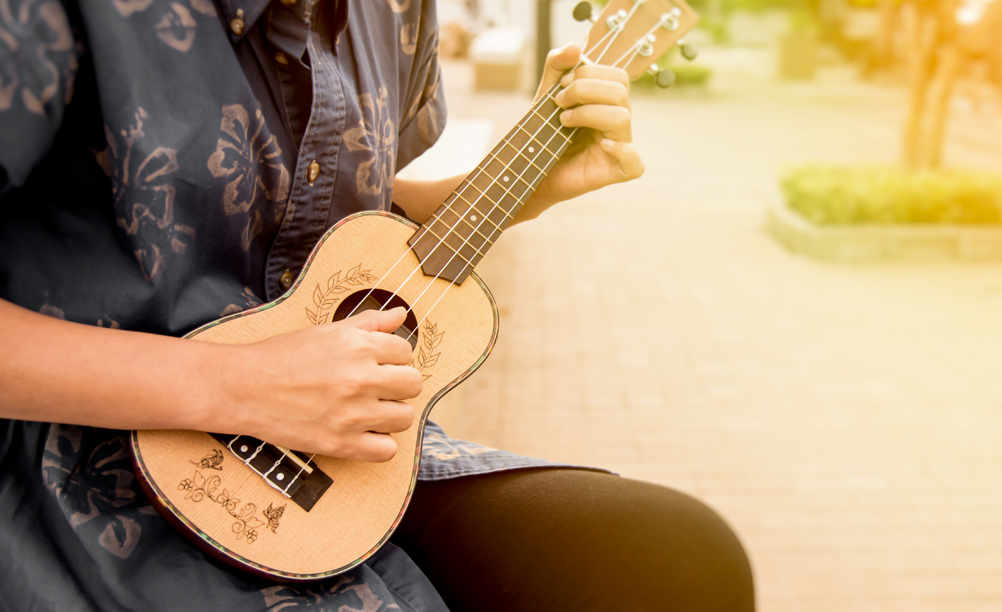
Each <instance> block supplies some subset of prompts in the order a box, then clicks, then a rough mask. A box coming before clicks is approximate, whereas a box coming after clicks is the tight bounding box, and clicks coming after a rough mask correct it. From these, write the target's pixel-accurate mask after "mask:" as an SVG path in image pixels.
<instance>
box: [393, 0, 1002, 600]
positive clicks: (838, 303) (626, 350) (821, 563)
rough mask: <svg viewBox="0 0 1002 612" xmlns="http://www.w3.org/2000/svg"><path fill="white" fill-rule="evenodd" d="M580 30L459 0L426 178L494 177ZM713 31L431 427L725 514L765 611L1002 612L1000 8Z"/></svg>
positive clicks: (554, 239)
mask: <svg viewBox="0 0 1002 612" xmlns="http://www.w3.org/2000/svg"><path fill="white" fill-rule="evenodd" d="M574 6H575V3H574V2H570V1H563V0H554V1H552V2H548V1H537V0H479V1H459V0H453V1H450V0H439V20H440V23H441V51H442V56H443V58H445V59H444V60H443V62H444V66H443V79H444V82H445V87H446V91H447V100H448V104H449V123H448V126H447V128H446V132H445V134H444V135H443V137H442V138H441V140H440V141H439V143H438V144H437V145H436V146H435V147H434V148H433V149H432V150H431V151H429V152H428V153H427V154H426V155H425V156H423V157H422V158H420V159H418V160H417V161H416V162H414V163H413V164H412V165H411V166H409V167H408V168H406V169H405V170H404V171H403V172H404V174H405V175H406V174H410V175H412V176H417V177H422V178H430V177H434V176H447V175H452V174H456V173H459V172H465V171H468V170H470V169H472V167H473V166H474V165H475V164H476V163H477V161H479V160H480V159H481V158H482V157H483V156H484V155H485V154H486V153H487V151H488V150H489V149H490V148H491V147H492V146H493V145H494V144H495V142H496V141H497V140H498V139H499V138H500V137H501V136H503V135H504V133H506V132H507V131H508V129H510V128H511V126H513V125H514V124H515V122H516V121H518V120H519V119H520V118H521V117H522V115H523V113H525V112H526V110H527V109H528V105H529V103H530V101H531V95H532V92H533V91H534V88H535V83H536V82H537V79H538V68H539V60H540V57H541V56H542V55H544V54H545V51H546V50H547V49H549V48H551V47H557V46H561V45H563V44H565V43H568V42H581V41H582V40H583V39H584V36H585V34H586V33H587V31H588V29H589V27H590V26H591V24H590V23H589V22H587V21H585V22H578V21H576V20H575V19H574V18H573V17H572V11H573V9H574ZM693 7H694V8H695V9H696V10H697V11H699V12H700V13H701V15H702V21H701V23H700V25H699V27H698V28H697V29H696V30H695V31H693V32H691V33H690V34H688V35H687V36H686V42H687V43H689V44H692V45H694V46H697V47H699V49H700V54H699V56H698V58H696V59H695V60H694V61H692V62H686V61H684V59H683V58H681V54H680V53H677V52H675V53H669V54H668V56H666V57H664V58H661V59H660V60H659V64H660V65H661V66H664V67H670V69H672V70H673V71H674V73H675V77H676V84H675V86H674V87H673V88H671V89H661V88H659V87H657V86H656V85H655V84H654V83H653V82H652V79H651V78H650V77H648V78H647V79H645V80H643V81H640V82H637V83H635V85H634V88H633V94H632V104H633V111H634V119H633V121H634V128H635V134H634V139H635V143H636V145H637V147H638V148H639V149H640V152H641V154H642V156H643V158H644V160H645V163H646V166H647V173H646V175H645V176H644V177H643V178H642V179H640V180H638V181H635V182H632V183H629V184H624V185H617V186H614V187H611V188H608V189H605V190H602V191H600V192H596V193H593V194H589V195H588V196H585V197H582V198H579V199H578V200H576V201H573V202H568V203H565V204H563V205H561V206H558V207H556V208H554V209H552V210H550V211H548V212H547V213H546V214H544V215H543V216H542V217H540V218H539V219H538V220H537V221H535V222H532V223H527V224H523V225H520V226H518V227H516V228H513V229H512V230H510V231H509V232H506V235H505V237H504V238H503V239H501V241H500V242H499V243H498V245H497V247H496V248H494V249H492V250H491V251H490V253H489V254H488V256H487V258H486V259H485V260H484V261H483V263H482V264H481V266H480V267H479V268H478V270H479V272H480V274H481V276H482V277H483V278H484V280H485V281H486V283H487V284H488V286H489V287H491V289H492V291H493V293H494V296H495V297H496V299H497V301H498V304H499V308H500V315H501V332H500V338H499V341H498V345H497V347H496V349H495V350H494V353H493V354H492V356H491V357H490V358H489V359H488V361H487V362H486V364H485V365H484V366H483V367H482V368H481V369H480V370H479V371H478V372H477V373H475V374H474V375H473V377H472V378H471V379H470V380H469V381H467V382H466V383H465V384H463V385H461V386H460V387H459V388H458V389H456V390H455V391H454V392H453V393H451V394H450V395H449V396H447V397H446V399H445V400H444V401H443V402H441V403H440V405H439V406H438V407H436V409H435V411H434V412H433V413H432V418H433V419H434V420H437V421H438V422H440V423H441V424H442V425H444V426H445V427H446V429H447V430H448V431H449V432H450V433H451V434H452V435H453V436H456V437H458V438H463V439H468V440H473V441H476V442H479V443H482V444H486V445H488V446H492V447H498V448H504V449H507V450H511V451H515V452H519V453H523V454H527V455H532V456H536V457H542V458H545V459H551V460H554V461H560V462H575V463H579V464H584V465H592V466H601V467H605V468H608V469H611V470H614V471H617V472H619V473H620V474H622V475H623V476H626V477H630V478H638V479H643V480H648V481H653V482H656V483H660V484H663V485H666V486H669V487H673V488H676V489H679V490H681V491H684V492H687V493H690V494H692V495H694V496H697V497H699V498H700V499H703V500H705V501H706V502H707V503H709V504H710V505H712V506H713V507H714V508H716V509H717V510H718V511H720V512H721V513H722V514H723V515H724V516H725V517H726V518H727V520H728V521H729V522H730V523H731V525H732V526H733V527H734V528H735V529H736V530H737V532H738V533H739V535H740V537H741V538H742V539H743V541H744V543H745V545H746V547H747V548H748V551H749V554H750V556H751V560H752V564H753V567H754V571H755V574H756V578H757V588H758V598H759V607H760V609H761V610H763V611H764V612H781V611H810V612H822V611H825V610H833V611H834V610H839V611H841V612H845V611H868V610H880V611H893V610H902V611H906V610H907V611H909V612H921V611H925V610H937V611H949V612H963V611H968V610H970V611H974V610H978V611H986V612H987V611H989V610H991V611H998V610H1002V359H1000V354H1002V224H1000V215H999V211H1000V210H1002V183H1000V180H1002V179H1000V178H999V173H1002V0H962V1H954V0H950V1H947V0H922V1H915V0H902V1H896V0H702V1H700V2H699V3H696V2H693ZM600 10H601V7H600V6H598V5H596V8H595V14H596V15H597V14H598V12H599V11H600ZM461 450H462V449H457V452H461ZM580 502H581V503H582V504H587V503H588V500H587V499H582V500H580Z"/></svg>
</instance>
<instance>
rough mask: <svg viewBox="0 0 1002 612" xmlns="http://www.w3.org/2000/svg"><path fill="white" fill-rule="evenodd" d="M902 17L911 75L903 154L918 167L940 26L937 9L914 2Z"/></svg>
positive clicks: (908, 163)
mask: <svg viewBox="0 0 1002 612" xmlns="http://www.w3.org/2000/svg"><path fill="white" fill-rule="evenodd" d="M902 21H903V25H904V27H905V45H906V53H907V55H908V72H909V77H910V79H909V81H910V83H909V84H910V91H909V98H908V115H907V119H906V120H905V129H904V135H903V139H902V140H903V142H902V145H903V146H902V158H903V161H904V164H905V167H907V168H909V169H912V170H917V169H918V168H919V167H921V163H922V162H921V160H922V148H923V147H922V141H923V132H924V129H923V127H924V123H925V115H926V100H927V95H926V94H927V92H928V89H929V82H930V80H931V77H932V71H933V67H934V60H935V57H934V55H933V51H934V49H935V43H936V39H937V38H938V33H939V28H938V27H937V20H936V18H935V13H934V12H932V11H926V10H922V9H921V8H919V7H918V6H916V5H915V4H914V3H909V4H907V5H905V6H903V7H902Z"/></svg>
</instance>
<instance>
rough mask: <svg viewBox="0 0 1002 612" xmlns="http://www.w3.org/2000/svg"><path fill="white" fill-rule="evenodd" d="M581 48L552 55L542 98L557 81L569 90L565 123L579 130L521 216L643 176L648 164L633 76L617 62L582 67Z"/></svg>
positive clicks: (562, 100)
mask: <svg viewBox="0 0 1002 612" xmlns="http://www.w3.org/2000/svg"><path fill="white" fill-rule="evenodd" d="M580 57H581V49H580V48H579V47H578V46H577V45H568V46H566V47H564V48H563V49H560V50H556V51H551V52H550V54H549V56H548V57H547V58H546V68H545V70H544V73H543V79H542V81H541V82H540V84H539V90H538V92H537V94H536V99H537V100H538V99H539V97H540V96H542V95H544V94H545V92H546V91H548V90H549V89H550V88H551V87H552V86H553V85H554V84H556V83H557V81H560V83H561V85H563V87H564V89H563V90H562V91H560V93H558V94H557V96H556V103H557V105H558V106H560V107H561V108H565V109H567V110H564V111H562V112H561V114H560V122H561V123H562V124H563V125H565V126H567V127H577V128H581V129H579V130H578V132H577V134H576V135H575V137H574V140H573V142H571V144H570V146H569V147H568V149H567V150H566V151H565V152H564V154H563V156H562V157H561V158H560V161H558V162H557V163H556V164H555V165H554V166H553V169H552V170H551V171H550V174H549V175H548V176H547V177H546V178H545V179H544V180H543V182H542V183H540V185H539V188H538V189H536V192H535V193H534V194H533V195H532V197H530V198H529V200H528V202H526V205H525V207H524V208H523V209H522V210H521V211H520V212H519V214H518V216H517V217H516V220H518V221H524V220H527V219H533V218H535V217H537V216H538V215H539V214H540V213H542V212H543V211H544V210H546V209H547V208H549V207H550V206H552V205H554V204H556V203H557V202H561V201H563V200H569V199H571V198H574V197H577V196H579V195H582V194H584V193H588V192H589V191H594V190H596V189H600V188H602V187H605V186H606V185H612V184H613V183H622V182H624V181H631V180H633V179H635V178H639V177H640V176H641V175H642V174H643V173H644V162H643V161H641V159H640V155H639V154H638V153H637V150H636V149H635V148H634V147H633V145H632V144H631V141H632V140H633V134H632V128H631V113H630V99H629V93H630V80H629V77H628V76H627V74H626V71H625V70H622V69H620V68H613V67H611V66H600V65H583V66H580V67H578V68H577V69H576V70H574V71H573V72H571V73H568V74H564V73H565V72H566V71H567V70H570V69H571V68H573V67H574V66H575V65H577V63H578V60H579V59H580Z"/></svg>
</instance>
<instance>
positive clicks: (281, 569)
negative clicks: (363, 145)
mask: <svg viewBox="0 0 1002 612" xmlns="http://www.w3.org/2000/svg"><path fill="white" fill-rule="evenodd" d="M416 228H417V226H415V225H414V224H412V223H411V222H409V221H407V220H405V219H403V218H401V217H398V216H396V215H392V214H390V213H384V212H366V213H359V214H356V215H353V216H351V217H348V218H346V219H345V220H343V221H342V222H341V223H339V224H338V225H337V226H335V227H334V228H332V229H331V230H330V231H329V232H328V233H327V234H326V235H325V237H324V239H323V240H321V242H320V243H319V244H318V245H317V247H316V248H315V249H314V250H313V253H312V254H311V255H310V259H309V261H308V262H307V264H306V265H305V266H304V268H303V270H302V272H301V273H300V276H299V279H298V280H297V281H296V283H295V284H294V285H293V287H292V288H291V289H290V291H288V292H287V293H286V294H285V295H283V296H282V297H281V298H279V299H277V300H276V301H274V302H271V303H268V304H265V305H262V306H260V307H258V308H254V309H252V310H248V311H245V312H241V313H237V314H234V315H231V316H228V317H225V318H223V319H220V320H218V321H215V322H213V323H210V324H208V325H205V326H203V327H201V328H199V329H197V330H195V331H193V332H192V333H190V334H188V335H187V336H186V338H190V339H193V340H198V341H204V342H217V343H224V344H246V343H252V342H257V341H260V340H263V339H265V338H268V337H270V336H275V335H278V334H282V333H286V332H290V331H293V330H296V329H300V328H304V327H309V326H312V325H321V324H324V323H329V322H331V320H332V319H333V317H334V314H335V312H336V311H337V308H338V306H339V304H343V303H345V302H346V301H349V300H350V297H351V296H353V295H354V296H356V299H358V298H359V297H361V296H359V295H358V292H362V295H363V296H364V295H366V294H367V293H368V292H369V290H370V289H372V288H374V287H376V288H378V289H383V290H386V291H389V292H392V293H395V294H396V295H397V296H398V297H399V298H401V299H403V300H404V301H405V302H406V303H407V304H408V305H410V306H411V308H412V312H413V314H414V315H415V317H416V321H417V322H419V324H418V325H417V329H418V333H416V334H414V336H415V337H416V339H417V343H416V348H415V350H414V362H413V365H414V366H415V367H416V368H418V369H419V370H420V371H421V372H422V374H423V375H424V376H425V383H424V389H423V390H422V392H421V395H419V396H418V397H417V398H415V399H413V400H409V401H408V403H409V404H411V405H412V406H414V408H415V410H416V413H417V414H418V415H420V418H418V419H415V422H414V424H413V425H412V426H411V428H410V429H409V430H407V431H406V432H403V433H400V434H393V437H394V438H395V439H396V441H397V444H398V445H399V450H398V452H397V454H396V456H395V457H394V458H393V459H392V460H390V461H388V462H386V463H366V462H360V461H348V460H342V459H335V458H332V457H324V456H316V457H314V458H313V460H312V461H311V462H310V463H309V464H308V465H309V466H311V467H310V469H314V468H315V469H317V470H319V472H320V473H322V474H326V476H328V477H329V478H330V481H331V482H330V483H329V485H328V488H327V489H326V491H324V492H323V494H322V495H320V496H319V497H318V498H317V499H316V501H315V504H314V505H313V506H312V507H311V508H310V509H309V510H308V511H307V510H305V509H304V508H303V507H301V506H300V505H297V503H294V502H293V500H292V499H290V498H289V497H286V496H285V495H283V493H282V492H281V491H279V490H278V489H277V488H275V487H274V486H273V485H271V484H269V483H268V482H267V481H266V480H265V479H264V478H262V476H261V475H260V473H258V472H256V471H254V470H253V469H252V468H251V467H249V466H248V465H247V464H245V463H244V462H243V461H241V459H240V457H238V456H235V455H234V454H232V453H231V452H230V450H227V448H226V445H225V444H224V443H223V442H221V441H220V439H217V438H215V437H213V436H211V435H209V434H207V433H201V432H195V431H173V430H172V431H136V432H133V434H132V447H133V457H134V463H135V468H136V472H137V474H138V475H139V476H140V478H139V480H140V482H141V483H142V484H143V487H144V488H145V489H146V491H147V493H148V494H149V496H150V498H151V499H152V500H153V501H154V504H155V505H157V506H158V510H160V512H161V514H163V515H164V516H165V518H167V519H168V520H169V521H171V522H173V523H175V524H180V525H179V526H182V527H183V528H182V531H184V532H186V533H188V534H189V535H193V539H194V540H195V541H196V543H198V544H199V545H200V546H202V548H203V549H205V550H207V551H209V552H210V553H212V554H214V555H216V556H218V557H220V558H222V559H223V560H225V561H227V562H230V563H233V564H236V565H237V566H239V567H241V568H244V569H249V570H251V571H253V572H255V573H259V574H264V575H267V576H270V577H273V578H277V579H280V580H288V581H292V580H316V579H320V578H324V577H327V576H332V575H335V574H338V573H341V572H343V571H346V570H348V569H350V568H352V567H354V566H355V565H357V564H359V563H361V562H362V561H364V560H365V559H366V558H368V557H369V556H370V555H372V554H373V553H374V552H375V551H376V550H378V549H379V547H380V546H381V545H382V544H383V543H384V542H385V541H386V540H387V539H388V538H389V537H390V535H391V534H392V532H393V530H394V529H395V527H396V525H397V523H398V521H399V520H400V518H401V517H402V515H403V512H404V510H405V509H406V507H407V504H408V502H409V500H410V496H411V493H412V492H413V490H414V485H415V482H416V479H417V473H418V463H419V459H420V452H421V441H422V438H423V431H424V425H425V421H426V420H427V418H428V414H429V412H430V411H431V409H432V407H433V406H434V405H435V403H436V402H437V401H438V400H439V399H440V398H441V397H442V396H444V395H445V393H447V392H448V391H449V390H451V389H452V388H453V387H454V386H456V385H457V384H458V383H459V382H461V381H462V380H463V379H465V378H466V377H467V376H469V375H470V374H471V373H472V372H473V371H474V370H475V369H476V368H477V367H479V366H480V364H481V363H482V362H483V361H484V359H486V357H487V355H488V354H489V353H490V350H491V348H492V347H493V345H494V341H495V338H496V337H497V325H498V315H497V308H496V306H495V303H494V300H493V298H492V297H491V295H490V293H489V292H488V290H487V287H486V286H484V284H483V283H482V282H481V281H480V279H479V278H477V277H476V276H475V275H474V276H471V278H468V279H467V280H466V282H464V283H463V284H462V285H459V286H456V285H454V284H452V283H450V282H448V281H445V280H442V279H434V278H432V277H429V276H427V275H425V274H424V273H423V272H422V271H421V270H420V262H419V261H418V258H417V256H415V254H414V253H413V252H412V251H411V250H410V248H409V247H408V245H407V241H408V239H409V238H410V237H411V236H412V235H413V234H414V231H415V229H416ZM440 298H441V299H440ZM288 365H291V366H292V367H294V365H295V364H288ZM219 410H221V411H225V410H227V407H226V406H220V407H219ZM230 437H232V436H230Z"/></svg>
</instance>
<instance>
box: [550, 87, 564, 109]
mask: <svg viewBox="0 0 1002 612" xmlns="http://www.w3.org/2000/svg"><path fill="white" fill-rule="evenodd" d="M565 97H567V96H565V95H564V92H563V91H562V90H561V91H560V92H558V93H557V95H555V96H553V101H554V102H556V103H557V106H561V107H562V106H563V105H564V98H565Z"/></svg>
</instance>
